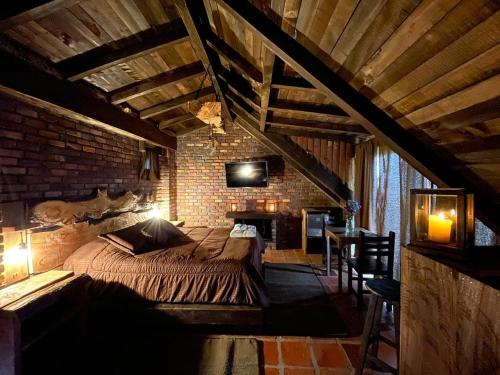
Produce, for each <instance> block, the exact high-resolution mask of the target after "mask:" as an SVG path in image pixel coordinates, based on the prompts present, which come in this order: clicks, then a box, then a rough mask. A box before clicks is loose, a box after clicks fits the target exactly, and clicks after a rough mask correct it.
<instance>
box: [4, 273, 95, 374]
mask: <svg viewBox="0 0 500 375" xmlns="http://www.w3.org/2000/svg"><path fill="white" fill-rule="evenodd" d="M89 284H90V277H88V276H86V275H80V276H74V275H73V273H72V272H67V271H58V270H53V271H48V272H44V273H42V274H39V275H36V276H32V277H30V278H29V279H26V280H23V281H20V282H18V283H16V284H13V285H10V286H8V287H6V288H3V289H1V290H0V337H1V338H2V339H1V340H0V374H2V375H18V374H42V373H43V374H44V373H52V374H54V373H64V372H66V371H65V368H69V367H68V366H69V365H70V363H71V362H73V361H74V358H75V356H76V355H78V354H81V351H82V348H83V344H84V340H85V334H86V326H85V325H86V317H87V306H88V304H87V290H88V286H89ZM67 373H70V371H69V372H67Z"/></svg>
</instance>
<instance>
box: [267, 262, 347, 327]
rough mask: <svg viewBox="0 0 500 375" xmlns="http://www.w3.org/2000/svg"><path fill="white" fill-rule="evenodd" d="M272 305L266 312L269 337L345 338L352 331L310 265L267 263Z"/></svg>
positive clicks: (268, 286)
mask: <svg viewBox="0 0 500 375" xmlns="http://www.w3.org/2000/svg"><path fill="white" fill-rule="evenodd" d="M264 277H265V282H266V286H267V290H268V293H269V296H270V299H271V306H270V307H269V308H266V309H265V310H264V330H265V332H266V333H268V334H276V335H290V336H320V337H344V336H347V335H348V334H349V330H348V328H347V326H346V324H345V323H344V321H343V320H342V318H341V317H340V315H339V313H338V312H337V310H336V308H335V306H334V304H333V302H332V301H331V300H330V298H329V297H328V295H327V294H326V292H325V290H324V289H323V286H322V284H321V282H320V281H319V279H318V277H317V276H316V274H315V272H314V270H313V268H312V267H311V266H310V265H308V264H291V263H283V264H280V263H264Z"/></svg>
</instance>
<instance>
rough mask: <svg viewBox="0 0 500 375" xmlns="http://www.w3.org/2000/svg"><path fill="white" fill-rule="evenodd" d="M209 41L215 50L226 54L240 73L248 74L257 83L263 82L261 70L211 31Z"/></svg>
mask: <svg viewBox="0 0 500 375" xmlns="http://www.w3.org/2000/svg"><path fill="white" fill-rule="evenodd" d="M207 43H208V46H209V47H210V48H212V49H213V50H214V51H215V52H217V53H218V54H219V55H222V56H224V57H225V58H226V60H227V61H228V62H229V63H230V64H231V66H233V67H234V68H235V69H236V70H237V71H238V72H239V73H240V74H243V75H244V76H247V77H248V78H250V79H252V80H253V81H255V82H257V83H262V73H261V72H260V70H259V69H257V68H256V67H255V66H253V65H252V64H251V63H250V62H249V61H247V60H246V59H245V58H244V57H243V56H242V55H240V53H239V52H238V51H236V50H235V49H233V48H232V47H231V46H229V45H228V44H226V42H224V41H223V40H222V39H220V38H219V37H218V36H217V35H215V34H214V33H213V32H211V31H210V32H209V33H208V34H207Z"/></svg>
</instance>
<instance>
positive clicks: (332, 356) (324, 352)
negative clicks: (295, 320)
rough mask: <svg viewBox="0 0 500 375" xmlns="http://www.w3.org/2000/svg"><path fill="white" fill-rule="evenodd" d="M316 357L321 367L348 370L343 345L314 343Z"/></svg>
mask: <svg viewBox="0 0 500 375" xmlns="http://www.w3.org/2000/svg"><path fill="white" fill-rule="evenodd" d="M313 349H314V355H315V356H316V362H317V363H318V366H320V367H335V368H347V367H348V362H347V358H346V354H345V352H344V349H343V348H342V345H340V344H328V343H314V344H313Z"/></svg>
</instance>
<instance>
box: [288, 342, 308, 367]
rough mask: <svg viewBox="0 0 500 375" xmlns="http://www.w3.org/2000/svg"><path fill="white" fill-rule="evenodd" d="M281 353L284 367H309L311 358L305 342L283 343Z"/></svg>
mask: <svg viewBox="0 0 500 375" xmlns="http://www.w3.org/2000/svg"><path fill="white" fill-rule="evenodd" d="M281 353H282V354H283V361H284V363H285V364H286V365H294V366H311V365H312V362H311V356H310V355H309V348H308V346H307V343H306V342H305V341H283V342H282V343H281Z"/></svg>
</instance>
